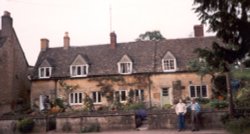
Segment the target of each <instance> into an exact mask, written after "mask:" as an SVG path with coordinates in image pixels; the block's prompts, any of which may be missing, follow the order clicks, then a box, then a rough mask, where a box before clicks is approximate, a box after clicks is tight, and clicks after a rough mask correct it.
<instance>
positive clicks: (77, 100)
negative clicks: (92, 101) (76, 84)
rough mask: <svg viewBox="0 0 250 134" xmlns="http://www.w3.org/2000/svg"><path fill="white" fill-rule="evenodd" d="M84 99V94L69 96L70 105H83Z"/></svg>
mask: <svg viewBox="0 0 250 134" xmlns="http://www.w3.org/2000/svg"><path fill="white" fill-rule="evenodd" d="M72 96H73V97H72ZM80 96H81V97H80ZM83 99H84V96H83V93H82V92H73V93H70V94H69V104H70V105H83Z"/></svg>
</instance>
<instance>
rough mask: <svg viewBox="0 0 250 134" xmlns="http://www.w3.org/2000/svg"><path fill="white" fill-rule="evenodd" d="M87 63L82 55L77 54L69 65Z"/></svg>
mask: <svg viewBox="0 0 250 134" xmlns="http://www.w3.org/2000/svg"><path fill="white" fill-rule="evenodd" d="M86 64H88V62H87V60H86V59H85V58H84V57H83V56H82V55H80V54H79V55H77V56H76V58H75V59H74V61H73V62H72V63H71V65H86Z"/></svg>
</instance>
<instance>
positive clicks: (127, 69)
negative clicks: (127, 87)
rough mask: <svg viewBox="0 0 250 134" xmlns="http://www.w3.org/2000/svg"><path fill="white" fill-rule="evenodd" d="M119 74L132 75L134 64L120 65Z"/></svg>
mask: <svg viewBox="0 0 250 134" xmlns="http://www.w3.org/2000/svg"><path fill="white" fill-rule="evenodd" d="M119 73H121V74H131V73H132V63H130V62H127V63H119Z"/></svg>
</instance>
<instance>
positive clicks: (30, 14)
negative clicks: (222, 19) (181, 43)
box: [0, 0, 208, 65]
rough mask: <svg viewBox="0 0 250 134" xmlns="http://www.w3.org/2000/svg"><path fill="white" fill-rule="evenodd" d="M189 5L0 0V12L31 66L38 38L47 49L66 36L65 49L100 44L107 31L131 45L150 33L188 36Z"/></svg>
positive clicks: (193, 20)
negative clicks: (44, 40) (9, 18)
mask: <svg viewBox="0 0 250 134" xmlns="http://www.w3.org/2000/svg"><path fill="white" fill-rule="evenodd" d="M192 4H193V0H0V13H1V15H3V12H4V11H5V10H7V11H9V12H10V13H11V16H12V18H13V21H14V22H13V25H14V28H15V31H16V34H17V36H18V38H19V41H20V43H21V45H22V48H23V50H24V53H25V55H26V57H27V60H28V62H29V64H30V65H34V64H35V62H36V60H37V57H38V54H39V52H40V39H41V38H47V39H49V41H50V42H49V47H59V46H63V36H64V33H65V32H66V31H67V32H69V36H70V44H71V46H79V45H81V46H83V45H98V44H106V43H108V42H109V33H110V31H115V32H116V34H117V41H118V42H131V41H134V40H135V39H136V38H137V37H138V36H139V34H141V33H144V32H146V31H152V30H159V31H160V32H161V33H162V35H163V36H164V37H165V38H167V39H173V38H187V37H190V36H192V35H193V25H195V24H200V21H199V20H198V17H197V14H195V13H194V11H193V10H192V8H193V6H192ZM110 7H111V10H110ZM110 11H111V13H110ZM110 18H111V19H110ZM110 20H112V21H111V22H112V23H110ZM205 35H208V33H205Z"/></svg>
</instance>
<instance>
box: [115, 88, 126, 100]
mask: <svg viewBox="0 0 250 134" xmlns="http://www.w3.org/2000/svg"><path fill="white" fill-rule="evenodd" d="M117 92H118V94H119V101H120V102H121V103H125V102H127V91H126V90H118V91H115V93H114V99H116V93H117ZM122 93H125V100H122Z"/></svg>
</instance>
